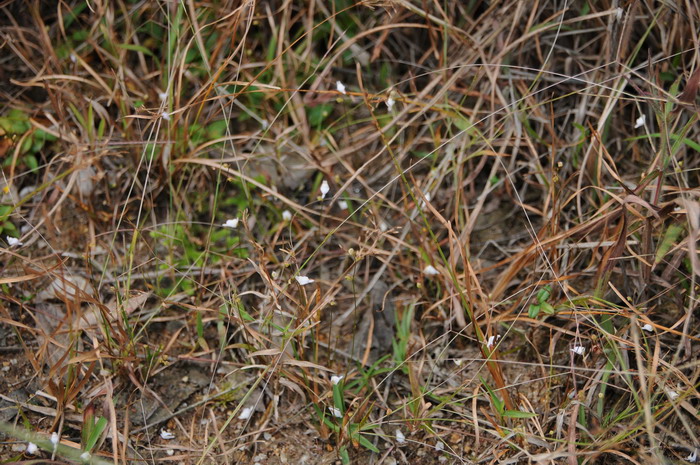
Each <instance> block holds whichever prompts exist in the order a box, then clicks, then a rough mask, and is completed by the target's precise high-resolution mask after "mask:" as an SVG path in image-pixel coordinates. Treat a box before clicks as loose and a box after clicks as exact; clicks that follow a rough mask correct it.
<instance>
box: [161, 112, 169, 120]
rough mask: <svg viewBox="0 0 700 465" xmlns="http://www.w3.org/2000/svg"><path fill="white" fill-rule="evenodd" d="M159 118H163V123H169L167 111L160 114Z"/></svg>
mask: <svg viewBox="0 0 700 465" xmlns="http://www.w3.org/2000/svg"><path fill="white" fill-rule="evenodd" d="M160 116H161V117H163V119H164V120H165V121H170V113H168V112H167V111H164V112H163V113H161V114H160Z"/></svg>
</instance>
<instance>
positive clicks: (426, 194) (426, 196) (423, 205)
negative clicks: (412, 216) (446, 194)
mask: <svg viewBox="0 0 700 465" xmlns="http://www.w3.org/2000/svg"><path fill="white" fill-rule="evenodd" d="M424 197H425V200H422V199H421V201H420V207H421V208H425V204H426V202H430V199H431V198H432V196H431V195H430V192H426V193H425V195H424Z"/></svg>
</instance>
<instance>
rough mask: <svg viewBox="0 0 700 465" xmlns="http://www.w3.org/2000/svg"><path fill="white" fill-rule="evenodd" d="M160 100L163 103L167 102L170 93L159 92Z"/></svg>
mask: <svg viewBox="0 0 700 465" xmlns="http://www.w3.org/2000/svg"><path fill="white" fill-rule="evenodd" d="M158 98H159V99H160V101H161V102H165V101H166V100H167V99H168V93H167V92H159V93H158Z"/></svg>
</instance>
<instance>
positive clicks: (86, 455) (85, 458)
mask: <svg viewBox="0 0 700 465" xmlns="http://www.w3.org/2000/svg"><path fill="white" fill-rule="evenodd" d="M80 460H82V461H83V462H89V461H90V452H83V453H82V454H80Z"/></svg>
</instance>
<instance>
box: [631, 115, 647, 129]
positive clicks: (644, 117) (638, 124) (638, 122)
mask: <svg viewBox="0 0 700 465" xmlns="http://www.w3.org/2000/svg"><path fill="white" fill-rule="evenodd" d="M646 121H647V115H642V116H640V117H639V118H637V120H636V121H635V122H634V129H638V128H641V127H642V126H644V123H646Z"/></svg>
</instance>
